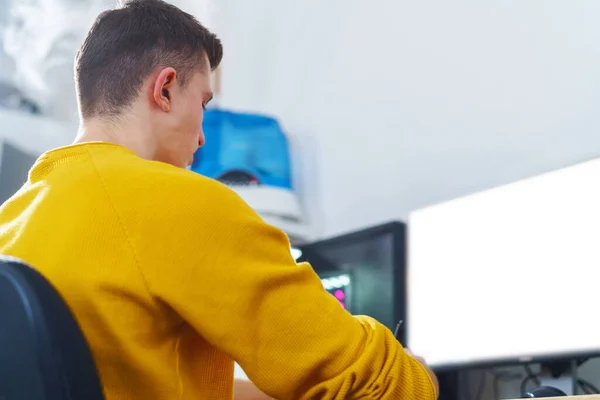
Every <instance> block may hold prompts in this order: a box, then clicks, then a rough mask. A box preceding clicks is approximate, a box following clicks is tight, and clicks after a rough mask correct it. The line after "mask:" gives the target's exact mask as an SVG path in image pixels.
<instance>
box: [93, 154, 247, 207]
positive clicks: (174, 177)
mask: <svg viewBox="0 0 600 400" xmlns="http://www.w3.org/2000/svg"><path fill="white" fill-rule="evenodd" d="M100 173H101V175H103V180H104V181H105V182H106V185H107V186H108V188H109V190H110V192H112V193H114V194H115V195H117V196H118V195H121V196H124V197H125V200H126V201H127V199H128V198H130V197H131V198H132V199H135V202H136V203H137V204H140V203H141V204H148V205H156V204H157V203H162V204H164V203H172V204H174V205H176V204H179V205H182V204H183V203H189V202H191V203H194V204H197V203H204V202H206V201H208V200H210V201H213V202H214V201H217V202H222V201H225V202H227V199H229V200H230V201H234V202H235V201H237V200H236V199H238V198H239V196H238V195H237V194H236V193H235V192H234V191H233V190H231V189H230V188H228V187H227V186H225V185H224V184H222V183H221V182H218V181H216V180H214V179H211V178H208V177H206V176H203V175H200V174H198V173H196V172H192V171H189V170H186V169H183V168H178V167H174V166H172V165H169V164H165V163H161V162H155V161H146V160H141V159H139V160H136V161H132V162H131V163H130V164H129V165H123V166H121V167H119V166H112V167H109V168H106V169H104V170H102V171H100Z"/></svg>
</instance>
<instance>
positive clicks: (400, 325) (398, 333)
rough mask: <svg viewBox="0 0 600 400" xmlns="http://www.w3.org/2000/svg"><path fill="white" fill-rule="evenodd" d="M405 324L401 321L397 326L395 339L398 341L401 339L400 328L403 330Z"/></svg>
mask: <svg viewBox="0 0 600 400" xmlns="http://www.w3.org/2000/svg"><path fill="white" fill-rule="evenodd" d="M403 324H404V321H402V320H400V321H398V325H396V330H395V331H394V337H395V338H396V340H400V337H399V336H398V335H400V328H402V325H403Z"/></svg>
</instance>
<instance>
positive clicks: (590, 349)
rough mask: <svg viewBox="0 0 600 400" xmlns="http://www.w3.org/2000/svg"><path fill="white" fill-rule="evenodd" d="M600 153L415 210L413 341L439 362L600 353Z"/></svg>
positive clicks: (414, 346)
mask: <svg viewBox="0 0 600 400" xmlns="http://www.w3.org/2000/svg"><path fill="white" fill-rule="evenodd" d="M599 182H600V160H594V161H590V162H587V163H583V164H579V165H576V166H573V167H570V168H565V169H561V170H558V171H554V172H550V173H547V174H544V175H541V176H537V177H534V178H531V179H526V180H523V181H520V182H516V183H513V184H509V185H506V186H502V187H499V188H495V189H492V190H487V191H484V192H481V193H477V194H473V195H470V196H467V197H464V198H461V199H457V200H453V201H450V202H447V203H443V204H439V205H436V206H432V207H428V208H425V209H422V210H418V211H416V212H414V213H412V214H411V215H410V216H409V240H408V243H409V248H408V254H409V260H408V275H407V276H408V282H407V284H408V285H407V286H408V299H407V301H408V304H407V305H408V319H409V321H410V324H409V325H408V327H407V329H408V332H407V333H408V338H407V339H408V346H409V347H410V348H411V350H412V351H413V352H415V353H416V354H419V355H422V356H423V357H424V358H425V359H426V360H427V361H428V363H429V364H430V365H432V366H434V367H437V368H444V367H456V366H460V365H470V366H475V365H486V364H487V365H490V364H495V365H498V364H500V363H518V362H534V361H540V362H541V361H545V360H557V359H561V358H575V357H579V356H590V355H594V354H599V353H600V334H599V332H598V323H597V322H596V318H595V317H594V314H595V311H596V309H597V304H598V295H597V293H598V290H599V287H600V286H599V284H600V279H599V278H600V273H599V271H600V190H599V189H598V186H599Z"/></svg>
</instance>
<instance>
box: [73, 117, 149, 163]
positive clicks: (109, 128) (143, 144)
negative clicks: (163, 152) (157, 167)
mask: <svg viewBox="0 0 600 400" xmlns="http://www.w3.org/2000/svg"><path fill="white" fill-rule="evenodd" d="M86 142H105V143H113V144H116V145H119V146H123V147H125V148H127V149H129V150H131V151H133V152H134V153H136V154H137V155H138V156H140V157H141V158H144V159H147V160H152V159H153V156H154V152H155V146H154V143H153V141H152V135H151V134H150V132H148V131H145V128H143V124H136V123H133V121H127V120H121V121H102V120H98V119H91V120H87V121H82V122H81V124H80V127H79V131H78V132H77V137H76V138H75V141H74V143H86Z"/></svg>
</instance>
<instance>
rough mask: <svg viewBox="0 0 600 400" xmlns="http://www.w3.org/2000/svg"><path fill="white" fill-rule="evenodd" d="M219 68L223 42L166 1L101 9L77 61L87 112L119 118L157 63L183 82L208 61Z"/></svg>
mask: <svg viewBox="0 0 600 400" xmlns="http://www.w3.org/2000/svg"><path fill="white" fill-rule="evenodd" d="M205 56H208V61H209V63H210V68H211V69H212V70H214V69H215V68H216V67H217V66H218V65H219V63H220V62H221V59H222V57H223V47H222V45H221V41H220V40H219V39H218V38H217V37H216V35H214V34H213V33H211V32H209V31H208V29H206V28H205V27H204V26H202V25H201V24H200V23H199V22H198V21H197V20H196V18H194V17H193V16H192V15H190V14H188V13H185V12H183V11H181V10H180V9H179V8H177V7H175V6H174V5H171V4H168V3H166V2H164V1H161V0H129V1H124V2H123V3H122V5H121V6H120V7H118V8H116V9H114V10H108V11H105V12H103V13H101V14H100V15H99V16H98V18H96V21H95V22H94V25H93V26H92V28H91V29H90V31H89V33H88V35H87V37H86V39H85V41H84V43H83V45H82V46H81V49H80V50H79V52H78V53H77V57H76V59H75V82H76V86H77V95H78V98H79V106H80V111H81V116H82V117H83V118H91V117H113V116H116V115H119V114H121V113H122V111H123V109H124V108H126V107H128V106H130V105H131V103H132V102H133V100H134V99H135V98H136V97H137V96H138V94H139V92H140V90H141V88H142V83H143V81H144V80H145V79H146V78H147V77H148V76H149V75H150V74H151V73H152V71H154V70H155V69H156V68H157V67H173V68H174V69H175V70H176V71H177V77H178V79H179V82H180V84H181V85H185V83H186V80H187V79H189V78H190V77H191V75H192V74H193V73H194V72H196V71H198V70H199V69H200V68H202V66H203V65H204V57H205Z"/></svg>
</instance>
